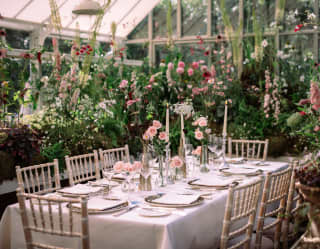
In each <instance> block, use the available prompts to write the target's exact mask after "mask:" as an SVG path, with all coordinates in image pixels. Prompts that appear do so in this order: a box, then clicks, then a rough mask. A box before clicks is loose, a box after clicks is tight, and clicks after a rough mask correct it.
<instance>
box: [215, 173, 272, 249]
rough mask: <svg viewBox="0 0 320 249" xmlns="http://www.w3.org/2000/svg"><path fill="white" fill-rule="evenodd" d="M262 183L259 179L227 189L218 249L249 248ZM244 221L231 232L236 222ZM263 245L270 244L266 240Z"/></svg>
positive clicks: (261, 179)
mask: <svg viewBox="0 0 320 249" xmlns="http://www.w3.org/2000/svg"><path fill="white" fill-rule="evenodd" d="M262 182H263V178H260V179H259V180H256V181H254V182H252V183H250V184H247V185H244V186H240V187H235V186H234V185H231V186H230V187H229V194H228V199H227V205H226V210H225V214H224V220H223V228H222V235H221V241H220V249H226V248H230V249H234V248H245V249H249V248H250V246H251V241H252V235H253V234H252V233H253V226H254V222H255V217H256V209H257V206H258V200H259V195H260V193H261V187H262ZM245 219H248V220H247V223H246V224H243V225H241V227H240V228H238V229H235V230H234V231H231V230H232V227H233V225H237V222H245ZM241 224H242V223H241ZM265 243H269V244H270V243H271V241H267V239H266V240H265Z"/></svg>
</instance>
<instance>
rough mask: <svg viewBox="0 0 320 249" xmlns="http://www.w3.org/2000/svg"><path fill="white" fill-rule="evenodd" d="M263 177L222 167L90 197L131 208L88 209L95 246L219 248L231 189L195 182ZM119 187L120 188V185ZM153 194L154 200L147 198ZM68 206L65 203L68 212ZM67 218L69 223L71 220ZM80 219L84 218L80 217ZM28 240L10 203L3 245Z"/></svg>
mask: <svg viewBox="0 0 320 249" xmlns="http://www.w3.org/2000/svg"><path fill="white" fill-rule="evenodd" d="M288 165H289V164H288V162H274V161H272V162H271V161H266V162H264V163H263V164H259V163H253V162H251V161H243V162H241V163H236V164H230V169H235V171H237V170H238V171H237V172H239V169H240V171H241V169H248V170H250V169H256V170H259V173H260V175H265V174H266V173H267V172H277V171H280V170H283V169H285V168H287V167H288ZM260 175H252V176H247V175H241V174H234V175H233V174H222V173H221V172H220V171H219V170H212V171H210V172H209V173H200V172H197V174H194V173H193V176H192V177H190V178H189V179H187V180H186V179H181V180H179V181H176V182H175V183H174V184H167V185H165V186H164V187H161V186H154V188H153V190H152V191H139V190H138V189H137V188H136V190H135V191H132V192H124V191H123V189H122V186H121V184H119V185H117V184H114V185H115V186H114V187H113V188H112V189H111V191H110V192H108V193H107V194H106V193H105V192H101V196H99V194H98V195H97V194H95V195H92V196H91V195H89V201H90V198H101V199H103V198H107V199H112V198H114V199H117V198H119V199H120V200H121V199H125V200H128V202H129V207H130V208H128V209H126V210H125V211H117V212H103V211H101V212H93V213H90V212H89V235H90V248H92V249H195V248H196V249H209V248H210V249H213V248H219V245H220V236H221V230H222V225H223V219H224V213H225V206H226V200H227V195H228V188H211V187H203V186H197V185H193V184H192V183H194V182H195V181H201V182H210V181H211V182H214V181H217V182H223V181H225V182H228V183H229V182H237V184H239V185H243V184H246V183H250V182H251V181H254V180H256V179H257V178H258V177H261V176H260ZM116 185H117V186H116ZM150 196H161V197H162V196H174V198H176V200H175V201H177V202H179V196H181V198H182V199H183V198H186V197H188V196H190V197H191V196H198V197H202V198H201V201H199V202H197V203H193V205H185V206H183V207H180V206H179V205H178V206H177V207H176V206H172V207H171V206H170V205H169V207H168V205H164V206H161V205H157V203H150V201H148V200H150V198H149V197H150ZM148 198H149V199H148ZM68 212H69V207H67V206H63V213H64V214H66V215H67V214H68ZM66 222H67V221H66ZM76 222H78V223H80V215H79V219H78V220H77V221H76ZM35 238H36V239H37V240H40V241H45V242H48V241H50V242H54V243H57V245H61V246H64V247H68V248H81V244H80V241H79V239H70V238H67V239H65V238H61V237H59V236H45V235H43V234H36V235H35ZM24 248H26V244H25V238H24V233H23V227H22V222H21V217H20V213H19V205H18V204H17V203H16V204H13V205H9V206H8V207H7V208H6V210H5V212H4V214H3V216H2V219H1V221H0V249H24Z"/></svg>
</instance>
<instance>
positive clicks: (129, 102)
mask: <svg viewBox="0 0 320 249" xmlns="http://www.w3.org/2000/svg"><path fill="white" fill-rule="evenodd" d="M134 103H136V101H135V100H128V101H127V106H131V105H133V104H134Z"/></svg>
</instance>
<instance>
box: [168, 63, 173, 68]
mask: <svg viewBox="0 0 320 249" xmlns="http://www.w3.org/2000/svg"><path fill="white" fill-rule="evenodd" d="M173 68H174V65H173V63H172V62H169V63H168V69H169V70H172V69H173Z"/></svg>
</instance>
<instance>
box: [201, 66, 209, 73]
mask: <svg viewBox="0 0 320 249" xmlns="http://www.w3.org/2000/svg"><path fill="white" fill-rule="evenodd" d="M200 70H201V72H203V73H204V72H207V71H208V67H207V66H206V65H202V66H201V69H200Z"/></svg>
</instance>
